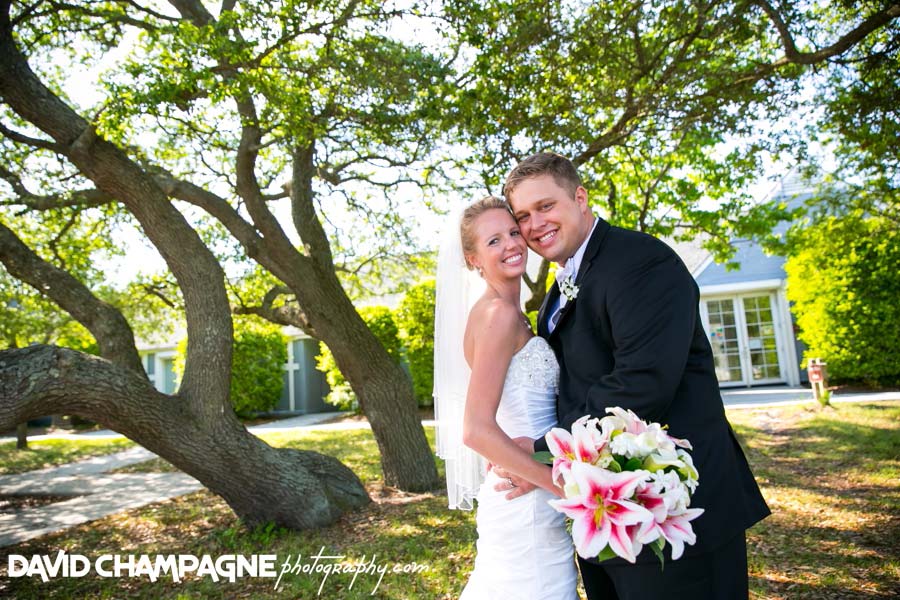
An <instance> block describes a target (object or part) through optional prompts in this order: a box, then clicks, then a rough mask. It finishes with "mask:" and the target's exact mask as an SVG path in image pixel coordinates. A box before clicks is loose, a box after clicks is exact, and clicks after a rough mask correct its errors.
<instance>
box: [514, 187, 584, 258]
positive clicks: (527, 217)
mask: <svg viewBox="0 0 900 600" xmlns="http://www.w3.org/2000/svg"><path fill="white" fill-rule="evenodd" d="M507 200H509V203H510V205H511V206H512V208H513V213H514V214H515V217H516V221H518V223H519V228H520V230H521V231H522V237H524V238H525V241H526V242H527V243H528V246H529V247H530V248H531V249H532V250H534V251H535V252H537V253H538V254H540V255H541V256H543V257H544V258H546V259H547V260H550V261H553V262H555V263H560V264H562V263H564V262H565V261H566V260H568V259H569V257H571V256H573V255H574V254H575V252H576V251H577V250H578V247H579V246H581V243H582V242H583V241H584V239H585V238H586V237H587V236H588V234H589V233H590V231H591V225H592V223H593V217H592V216H591V214H590V212H589V210H588V207H587V191H585V189H584V188H583V187H581V186H579V187H577V188H576V189H575V191H574V193H573V192H572V191H571V190H568V189H566V188H564V187H562V186H560V185H559V184H558V183H557V182H556V180H555V179H554V178H553V176H552V175H540V176H538V177H532V178H530V179H525V180H524V181H521V182H519V184H518V185H516V187H515V188H513V190H512V192H511V193H510V194H509V197H508V198H507Z"/></svg>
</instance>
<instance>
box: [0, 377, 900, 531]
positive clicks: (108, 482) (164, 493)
mask: <svg viewBox="0 0 900 600" xmlns="http://www.w3.org/2000/svg"><path fill="white" fill-rule="evenodd" d="M882 400H900V392H878V393H844V394H835V395H834V396H832V401H833V402H836V403H840V402H872V401H882ZM722 401H723V402H724V403H725V406H726V407H727V408H729V409H741V408H757V407H764V406H773V405H780V404H801V403H810V402H813V398H812V392H811V391H810V390H809V389H807V388H802V387H793V388H792V387H784V386H780V387H767V388H738V389H724V390H722ZM340 414H341V413H320V414H312V415H303V416H300V417H292V418H289V419H282V420H280V421H272V422H270V423H265V424H263V425H255V426H252V427H250V428H249V429H250V431H251V432H253V433H264V432H275V431H291V430H296V429H301V428H302V429H317V430H339V429H361V428H367V427H369V424H368V423H367V422H366V421H342V422H338V423H323V421H327V420H329V419H332V418H334V417H335V416H339V415H340ZM422 423H423V425H426V426H433V425H434V421H431V420H427V421H423V422H422ZM107 437H121V435H120V434H118V433H116V432H114V431H109V430H101V431H93V432H88V433H78V434H76V433H68V432H66V433H54V434H48V435H36V436H29V438H28V439H29V440H41V439H50V438H56V439H60V438H62V439H83V438H107ZM14 439H15V438H13V437H7V438H0V443H2V442H3V441H11V440H14ZM155 456H156V455H155V454H153V453H152V452H150V451H148V450H145V449H143V448H140V447H136V448H131V449H129V450H125V451H124V452H118V453H116V454H110V455H107V456H102V457H96V458H91V459H87V460H84V461H81V462H77V463H72V464H68V465H63V466H60V467H51V468H48V469H42V470H40V471H30V472H28V473H22V474H19V475H2V476H0V494H15V495H35V496H36V495H61V496H69V495H75V496H76V497H75V498H72V499H71V500H65V501H62V502H56V503H53V504H48V505H45V506H41V507H35V508H27V509H23V510H19V511H16V512H14V513H8V514H0V547H4V546H10V545H13V544H18V543H21V542H23V541H25V540H29V539H32V538H35V537H38V536H41V535H45V534H47V533H53V532H56V531H61V530H63V529H67V528H69V527H73V526H75V525H79V524H81V523H86V522H87V521H92V520H94V519H99V518H101V517H105V516H107V515H110V514H114V513H117V512H121V511H123V510H128V509H131V508H137V507H140V506H144V505H147V504H151V503H153V502H160V501H162V500H166V499H168V498H173V497H175V496H180V495H183V494H188V493H191V492H193V491H196V490H199V489H201V488H202V487H203V485H202V484H201V483H200V482H198V481H197V480H196V479H194V478H193V477H191V476H189V475H185V474H184V473H134V474H119V473H109V471H112V470H115V469H118V468H120V467H123V466H126V465H130V464H134V463H139V462H144V461H146V460H150V459H152V458H155Z"/></svg>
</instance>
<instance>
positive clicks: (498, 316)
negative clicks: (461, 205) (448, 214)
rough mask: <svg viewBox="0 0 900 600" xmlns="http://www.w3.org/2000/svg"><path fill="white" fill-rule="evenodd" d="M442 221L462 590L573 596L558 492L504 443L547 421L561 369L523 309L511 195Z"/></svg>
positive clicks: (441, 424)
mask: <svg viewBox="0 0 900 600" xmlns="http://www.w3.org/2000/svg"><path fill="white" fill-rule="evenodd" d="M451 223H452V226H451V227H448V228H447V229H448V230H447V231H445V232H444V236H445V239H444V241H443V242H442V244H441V249H440V252H439V256H438V277H437V306H436V311H435V418H436V421H437V447H438V455H439V456H440V457H441V458H443V459H444V460H445V461H446V473H447V491H448V497H449V501H450V507H451V508H460V509H463V510H469V509H471V508H472V502H473V499H474V500H476V501H477V504H478V510H477V513H476V516H475V521H476V526H477V532H478V542H477V546H476V547H477V554H476V557H475V567H474V570H473V571H472V575H471V577H470V579H469V581H468V583H467V584H466V587H465V589H464V590H463V593H462V596H461V597H460V599H461V600H478V599H482V598H483V599H485V600H497V599H498V598H522V599H547V600H569V599H575V598H577V595H576V590H575V586H576V583H575V577H576V576H575V562H574V559H573V550H572V540H571V538H570V536H569V534H568V533H567V532H566V527H565V520H564V517H563V515H562V514H560V513H558V512H556V511H555V510H554V509H553V508H551V507H550V506H549V505H548V504H547V501H548V500H551V499H553V498H555V497H557V496H559V495H560V494H561V492H560V490H559V488H557V487H555V486H554V484H553V482H552V481H551V477H550V469H549V468H547V467H546V466H545V465H542V464H540V463H538V462H536V461H534V460H533V459H532V458H531V456H530V455H529V454H528V453H526V452H525V451H524V450H522V449H521V448H519V446H517V445H516V444H515V443H514V442H513V438H516V437H523V436H524V437H528V438H531V439H535V438H538V437H540V436H543V435H544V434H545V433H546V432H547V431H549V430H550V428H552V427H553V426H555V425H556V392H557V381H558V379H559V365H558V364H557V362H556V358H555V357H554V355H553V351H552V350H551V348H550V346H549V345H548V344H547V342H546V341H545V340H544V339H543V338H540V337H537V336H535V335H534V334H533V333H532V330H531V325H530V324H529V322H528V319H527V318H526V317H525V315H524V314H522V311H521V309H520V291H521V282H522V274H523V273H524V272H525V263H526V257H527V248H526V245H525V241H524V240H523V239H522V236H521V235H520V233H519V227H518V225H517V224H516V222H515V220H514V219H513V217H512V214H511V212H510V209H509V205H508V204H507V203H506V202H505V201H504V200H502V199H500V198H495V197H492V196H488V197H486V198H483V199H482V200H479V201H477V202H475V203H473V204H471V205H469V206H468V207H466V209H465V210H464V211H463V213H462V215H461V216H460V217H459V220H455V219H454V220H451ZM457 223H458V227H456V226H455V225H456V224H457ZM473 270H474V271H477V273H478V275H474V273H473V272H472V271H473ZM479 276H480V277H479ZM479 292H480V295H479ZM463 323H465V324H466V325H465V329H464V330H463V328H462V327H461V326H462V324H463ZM486 461H489V462H490V463H492V464H496V465H499V466H502V467H503V468H504V469H506V470H507V471H509V472H511V473H513V474H515V475H518V476H520V477H523V478H525V479H527V480H529V481H531V482H532V483H534V484H536V485H537V486H538V489H535V490H534V491H532V492H530V493H528V494H525V495H522V496H520V497H518V498H515V499H513V500H507V499H506V493H507V492H508V491H509V489H510V487H511V486H512V481H511V480H507V479H500V478H499V477H498V476H497V475H496V474H494V472H493V471H490V472H487V474H486V473H485V472H486Z"/></svg>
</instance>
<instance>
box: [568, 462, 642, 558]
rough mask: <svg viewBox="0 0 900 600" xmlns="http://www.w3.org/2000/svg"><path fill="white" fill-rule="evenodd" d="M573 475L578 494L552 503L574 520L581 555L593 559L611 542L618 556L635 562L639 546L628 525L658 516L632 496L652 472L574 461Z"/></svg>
mask: <svg viewBox="0 0 900 600" xmlns="http://www.w3.org/2000/svg"><path fill="white" fill-rule="evenodd" d="M569 475H570V476H571V477H572V478H573V479H574V481H575V483H576V484H577V486H578V491H579V493H578V495H576V496H574V497H572V498H565V499H561V500H551V501H550V505H551V506H553V507H554V508H555V509H556V510H558V511H560V512H562V513H564V514H565V515H566V516H568V517H570V518H571V519H572V521H573V522H572V540H573V541H574V542H575V549H576V550H577V551H578V554H579V555H581V556H582V557H583V558H592V557H595V556H597V555H598V554H600V551H601V550H603V548H605V547H606V546H607V545H609V547H610V549H612V551H613V552H615V553H616V554H617V555H618V556H621V557H622V558H624V559H625V560H627V561H628V562H631V563H633V562H634V561H635V559H636V546H637V545H636V544H635V540H633V539H632V538H631V537H629V531H628V526H629V525H637V524H640V523H644V522H647V521H651V522H652V521H654V517H653V513H651V512H650V511H648V510H647V509H646V508H644V507H642V506H640V505H639V504H636V503H635V502H633V501H632V500H631V497H632V495H633V494H634V491H635V489H636V488H637V486H638V484H640V483H641V482H642V481H644V480H645V479H646V478H647V476H648V475H649V473H648V472H647V471H625V472H622V473H612V472H610V471H607V470H605V469H601V468H599V467H595V466H593V465H590V464H586V463H581V462H573V463H572V465H571V471H570V472H569ZM638 547H639V546H638Z"/></svg>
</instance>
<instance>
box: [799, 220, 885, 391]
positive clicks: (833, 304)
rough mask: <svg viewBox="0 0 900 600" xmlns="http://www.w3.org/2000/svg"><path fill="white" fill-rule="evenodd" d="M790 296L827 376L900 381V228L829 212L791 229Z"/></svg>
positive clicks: (837, 379)
mask: <svg viewBox="0 0 900 600" xmlns="http://www.w3.org/2000/svg"><path fill="white" fill-rule="evenodd" d="M790 248H791V250H790V252H789V258H788V260H787V263H786V264H785V270H786V271H787V275H788V288H787V296H788V299H789V300H791V302H793V303H794V306H793V312H794V314H795V316H796V319H797V324H798V326H799V327H800V334H799V337H800V339H801V340H802V341H803V342H804V343H805V344H806V345H807V347H808V349H807V351H806V352H805V353H804V357H803V358H804V363H806V361H808V360H809V359H810V358H816V357H818V358H822V359H824V360H825V362H827V363H828V373H829V376H830V379H831V381H832V382H835V383H841V382H848V381H862V382H864V383H867V384H869V385H895V384H897V383H900V361H897V358H896V357H897V356H898V355H900V303H898V302H897V299H898V298H900V270H898V268H897V266H898V265H900V231H898V229H897V227H896V224H894V223H892V222H890V221H888V220H886V219H879V218H864V217H861V216H859V215H851V216H846V217H842V218H831V219H828V220H825V221H823V222H821V223H819V224H816V225H813V226H811V227H809V228H807V229H804V230H802V231H800V232H797V233H795V234H793V235H792V238H791V245H790Z"/></svg>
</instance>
